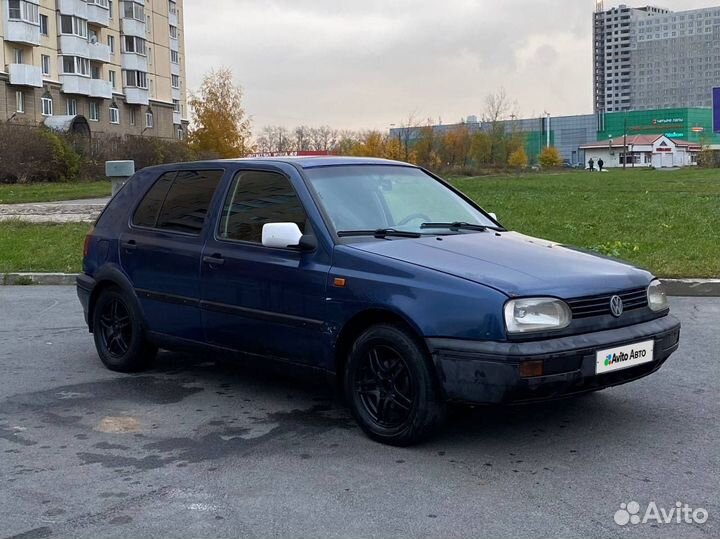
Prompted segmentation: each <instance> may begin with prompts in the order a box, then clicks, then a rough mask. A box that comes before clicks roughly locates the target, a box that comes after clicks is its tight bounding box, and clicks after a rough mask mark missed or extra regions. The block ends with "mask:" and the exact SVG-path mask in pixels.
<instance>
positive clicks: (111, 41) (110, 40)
mask: <svg viewBox="0 0 720 539" xmlns="http://www.w3.org/2000/svg"><path fill="white" fill-rule="evenodd" d="M107 42H108V47H110V54H115V36H108V39H107Z"/></svg>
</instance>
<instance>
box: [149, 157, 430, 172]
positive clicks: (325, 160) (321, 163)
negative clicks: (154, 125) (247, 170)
mask: <svg viewBox="0 0 720 539" xmlns="http://www.w3.org/2000/svg"><path fill="white" fill-rule="evenodd" d="M223 163H287V164H295V165H297V166H299V167H301V168H303V169H310V168H319V167H332V166H343V165H389V166H403V167H414V168H416V167H415V165H412V164H410V163H404V162H402V161H393V160H391V159H380V158H376V157H346V156H336V155H323V156H307V157H305V156H282V157H244V158H241V159H212V160H206V161H188V162H184V163H173V164H166V165H158V166H155V167H149V168H154V169H160V168H162V169H172V168H178V167H184V166H192V165H208V166H209V165H218V164H223Z"/></svg>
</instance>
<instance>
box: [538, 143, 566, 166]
mask: <svg viewBox="0 0 720 539" xmlns="http://www.w3.org/2000/svg"><path fill="white" fill-rule="evenodd" d="M538 162H539V163H540V166H542V167H543V168H558V167H561V166H562V164H563V159H562V156H561V155H560V151H559V150H558V149H557V148H556V147H555V146H548V147H547V148H543V151H542V152H540V156H539V157H538Z"/></svg>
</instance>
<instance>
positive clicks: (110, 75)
mask: <svg viewBox="0 0 720 539" xmlns="http://www.w3.org/2000/svg"><path fill="white" fill-rule="evenodd" d="M108 80H109V81H110V85H111V86H112V89H113V90H116V89H117V84H116V79H115V72H114V71H108Z"/></svg>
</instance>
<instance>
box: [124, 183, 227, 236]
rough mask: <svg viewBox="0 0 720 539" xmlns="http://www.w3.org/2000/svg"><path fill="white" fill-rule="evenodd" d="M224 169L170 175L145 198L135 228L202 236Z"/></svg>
mask: <svg viewBox="0 0 720 539" xmlns="http://www.w3.org/2000/svg"><path fill="white" fill-rule="evenodd" d="M223 174H224V171H222V170H181V171H176V172H168V173H165V174H163V175H162V176H160V178H158V181H157V182H156V183H155V185H153V187H152V188H151V189H150V191H148V193H147V194H146V195H145V198H144V199H143V200H142V202H141V203H140V205H139V206H138V209H137V211H136V212H135V215H134V217H133V224H134V225H135V226H142V227H148V228H157V229H160V230H170V231H174V232H183V233H186V234H200V231H201V230H202V228H203V225H204V224H205V219H206V218H207V214H208V211H209V209H210V202H211V201H212V198H213V195H214V194H215V190H216V189H217V186H218V185H219V184H220V180H221V179H222V177H223Z"/></svg>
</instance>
